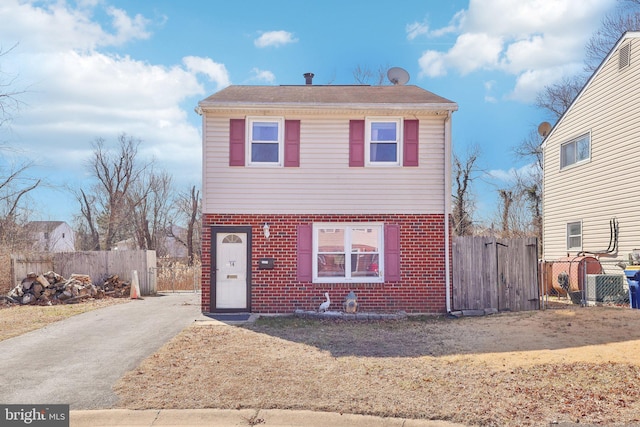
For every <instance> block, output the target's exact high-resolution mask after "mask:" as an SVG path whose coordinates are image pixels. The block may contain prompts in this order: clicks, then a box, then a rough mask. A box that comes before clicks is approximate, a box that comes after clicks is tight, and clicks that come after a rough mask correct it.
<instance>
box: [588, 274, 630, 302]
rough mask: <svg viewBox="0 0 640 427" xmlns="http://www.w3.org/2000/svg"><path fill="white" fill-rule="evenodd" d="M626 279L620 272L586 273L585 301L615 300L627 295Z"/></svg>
mask: <svg viewBox="0 0 640 427" xmlns="http://www.w3.org/2000/svg"><path fill="white" fill-rule="evenodd" d="M625 284H626V280H625V277H624V275H621V274H587V286H586V298H587V302H617V301H619V300H620V299H624V297H625V296H627V294H628V291H627V289H626V288H625Z"/></svg>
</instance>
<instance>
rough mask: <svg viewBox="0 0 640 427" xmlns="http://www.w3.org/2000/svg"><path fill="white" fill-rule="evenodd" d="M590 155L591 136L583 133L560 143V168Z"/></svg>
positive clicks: (578, 161)
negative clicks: (571, 139)
mask: <svg viewBox="0 0 640 427" xmlns="http://www.w3.org/2000/svg"><path fill="white" fill-rule="evenodd" d="M590 157H591V136H590V135H589V134H586V135H583V136H581V137H579V138H576V139H574V140H573V141H569V142H567V143H565V144H562V146H561V147H560V168H565V167H567V166H571V165H574V164H576V163H580V162H583V161H585V160H588V159H589V158H590Z"/></svg>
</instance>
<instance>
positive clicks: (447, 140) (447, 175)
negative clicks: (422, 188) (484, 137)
mask: <svg viewBox="0 0 640 427" xmlns="http://www.w3.org/2000/svg"><path fill="white" fill-rule="evenodd" d="M451 113H452V112H451V110H449V111H448V112H447V118H446V119H445V120H444V159H445V161H444V165H445V166H444V250H445V257H444V272H445V286H446V289H445V298H446V299H447V301H446V307H447V314H448V313H451V289H450V288H451V260H450V252H449V245H450V240H451V237H450V236H449V234H450V230H449V213H450V212H451V191H450V190H451Z"/></svg>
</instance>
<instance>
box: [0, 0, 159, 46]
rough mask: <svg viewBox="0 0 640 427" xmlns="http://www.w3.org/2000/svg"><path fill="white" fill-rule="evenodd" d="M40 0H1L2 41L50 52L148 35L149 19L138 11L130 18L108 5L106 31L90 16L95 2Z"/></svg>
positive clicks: (0, 31) (120, 10) (116, 43)
mask: <svg viewBox="0 0 640 427" xmlns="http://www.w3.org/2000/svg"><path fill="white" fill-rule="evenodd" d="M39 3H40V2H34V1H31V2H29V1H20V0H3V5H2V7H0V22H2V26H1V28H0V35H1V36H2V37H1V39H2V41H3V43H7V44H11V45H13V44H15V43H19V44H20V46H21V47H24V48H25V49H27V50H29V51H40V52H50V51H52V50H59V49H75V50H93V49H96V48H97V47H99V46H118V45H122V44H123V43H125V42H128V41H130V40H135V39H146V38H148V37H149V36H150V33H149V32H148V31H147V29H146V27H147V25H148V24H149V21H148V20H147V19H145V18H144V17H142V16H141V15H136V16H135V17H133V18H131V17H130V16H128V15H127V13H126V12H125V11H123V10H122V9H117V8H114V7H110V8H107V9H106V11H105V12H106V13H107V15H108V16H110V17H111V18H112V19H111V23H110V24H111V27H112V29H113V30H114V31H113V32H109V31H108V30H107V29H105V28H103V27H102V26H101V25H100V24H99V23H97V22H95V21H93V20H92V15H93V13H94V7H92V6H99V3H97V4H95V5H94V4H91V3H83V4H82V5H81V7H79V8H76V9H73V8H72V7H71V6H69V5H68V4H67V3H66V2H65V1H56V2H45V5H43V6H41V7H39V6H36V5H37V4H39Z"/></svg>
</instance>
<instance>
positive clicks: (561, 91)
mask: <svg viewBox="0 0 640 427" xmlns="http://www.w3.org/2000/svg"><path fill="white" fill-rule="evenodd" d="M586 80H587V77H586V76H584V75H578V76H573V77H564V78H563V79H562V80H560V81H559V82H558V83H554V84H552V85H550V86H545V87H544V89H542V91H540V92H538V94H537V96H536V107H538V108H541V109H543V110H547V111H548V112H549V113H551V116H552V117H553V119H554V120H558V119H559V118H560V116H562V115H563V114H564V112H565V111H567V108H569V106H570V105H571V103H572V102H573V100H574V99H575V98H576V96H577V95H578V93H580V90H582V87H583V86H584V84H585V82H586Z"/></svg>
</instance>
